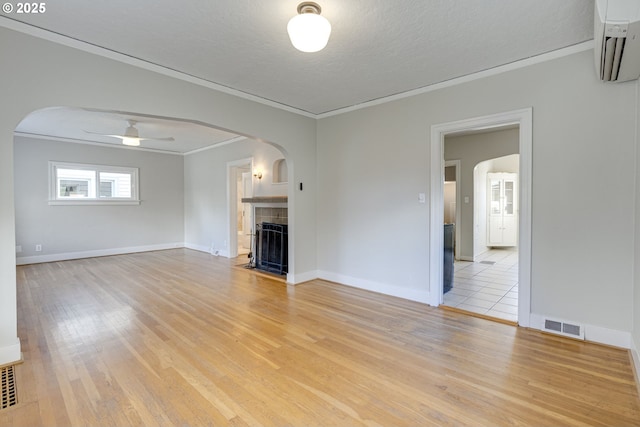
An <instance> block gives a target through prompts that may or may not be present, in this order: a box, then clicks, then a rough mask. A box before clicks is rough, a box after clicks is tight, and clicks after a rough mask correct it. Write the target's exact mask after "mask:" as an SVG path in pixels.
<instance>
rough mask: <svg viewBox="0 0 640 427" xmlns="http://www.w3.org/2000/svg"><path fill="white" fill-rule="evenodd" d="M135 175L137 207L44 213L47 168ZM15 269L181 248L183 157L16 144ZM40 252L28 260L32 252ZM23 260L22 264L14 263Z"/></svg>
mask: <svg viewBox="0 0 640 427" xmlns="http://www.w3.org/2000/svg"><path fill="white" fill-rule="evenodd" d="M50 160H51V161H65V162H72V163H89V164H100V165H110V166H126V167H136V168H138V169H139V181H140V185H139V189H140V199H141V200H142V202H141V203H140V205H133V206H49V204H48V198H49V170H48V162H49V161H50ZM14 180H15V210H16V244H17V245H20V246H22V253H19V254H17V257H18V263H29V262H38V261H50V260H56V259H70V258H78V257H83V256H91V255H95V254H101V253H105V254H108V253H117V252H127V251H128V250H132V249H134V248H138V249H145V248H148V249H152V248H160V247H175V245H176V244H177V245H182V243H183V242H184V228H183V224H184V215H183V187H184V183H183V180H184V173H183V160H182V156H176V155H169V154H158V153H151V152H148V151H141V150H132V149H121V148H103V147H97V146H94V145H84V144H76V143H69V142H55V141H50V140H42V139H33V138H24V137H19V136H17V137H16V138H15V145H14ZM36 244H41V245H42V252H35V245H36ZM21 258H22V259H21Z"/></svg>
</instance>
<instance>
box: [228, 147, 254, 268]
mask: <svg viewBox="0 0 640 427" xmlns="http://www.w3.org/2000/svg"><path fill="white" fill-rule="evenodd" d="M252 170H253V159H251V158H249V159H242V160H236V161H233V162H229V163H228V164H227V172H228V179H227V181H228V193H227V194H228V202H229V203H228V206H229V257H230V258H235V257H237V256H239V255H246V254H249V253H250V252H251V249H252V236H253V209H252V206H251V205H250V204H249V203H243V202H242V199H243V198H250V197H252V196H253V176H252Z"/></svg>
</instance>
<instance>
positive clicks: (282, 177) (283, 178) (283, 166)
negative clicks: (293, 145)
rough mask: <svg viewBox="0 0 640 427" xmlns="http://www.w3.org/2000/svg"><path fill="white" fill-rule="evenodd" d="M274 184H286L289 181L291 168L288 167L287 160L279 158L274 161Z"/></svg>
mask: <svg viewBox="0 0 640 427" xmlns="http://www.w3.org/2000/svg"><path fill="white" fill-rule="evenodd" d="M271 176H272V177H273V180H272V183H273V184H286V183H287V181H288V176H289V170H288V169H287V161H286V160H285V159H278V160H276V161H275V162H273V174H272V175H271Z"/></svg>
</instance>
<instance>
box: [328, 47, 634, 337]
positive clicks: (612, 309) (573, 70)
mask: <svg viewBox="0 0 640 427" xmlns="http://www.w3.org/2000/svg"><path fill="white" fill-rule="evenodd" d="M636 87H637V84H636V83H635V82H630V83H621V84H613V85H611V84H603V83H601V82H599V81H598V80H597V79H596V76H595V73H594V71H593V52H592V51H584V52H580V53H577V54H573V55H570V56H566V57H562V58H559V59H555V60H551V61H548V62H543V63H539V64H536V65H532V66H528V67H525V68H521V69H517V70H513V71H509V72H505V73H502V74H498V75H495V76H491V77H487V78H483V79H479V80H475V81H472V82H468V83H464V84H459V85H456V86H452V87H449V88H444V89H440V90H435V91H432V92H428V93H425V94H422V95H416V96H413V97H410V98H406V99H402V100H398V101H393V102H388V103H385V104H381V105H378V106H373V107H370V108H367V109H362V110H358V111H353V112H350V113H346V114H342V115H339V116H335V117H328V118H325V119H322V120H320V121H319V124H318V143H317V144H318V180H319V183H318V185H319V191H318V269H319V271H320V273H321V275H323V276H325V277H331V278H334V279H341V280H342V281H344V282H347V283H350V284H352V285H354V286H360V287H366V288H369V289H372V290H384V291H393V292H396V294H398V295H404V296H406V297H412V296H416V295H417V296H419V295H423V294H426V293H428V291H429V279H428V278H429V274H428V273H429V271H428V260H429V250H428V242H429V239H430V236H429V230H428V224H429V210H428V204H420V203H418V197H417V195H418V193H419V192H425V193H428V189H429V177H430V170H429V165H430V159H429V149H428V147H429V143H430V128H431V126H432V125H434V124H440V123H447V122H452V121H456V120H462V119H467V118H473V117H479V116H485V115H489V114H494V113H499V112H506V111H513V110H517V109H521V108H527V107H532V109H533V144H532V148H533V159H532V164H533V171H532V176H533V182H532V194H533V195H532V204H533V208H532V209H533V211H532V227H533V229H532V234H533V236H532V240H533V241H532V242H531V245H532V270H533V272H532V278H531V309H532V313H533V314H536V315H548V316H556V317H559V318H561V319H569V320H573V321H576V322H580V323H584V324H588V325H597V326H598V327H601V328H606V329H612V330H617V331H626V333H627V334H628V333H629V332H630V330H631V325H632V318H633V302H632V301H633V265H634V263H636V261H635V258H634V234H633V232H632V230H633V229H634V225H635V223H634V203H635V201H634V194H635V192H636V190H635V188H634V187H635V181H636V179H637V178H636V175H635V167H636V145H637V143H636V138H635V120H636V117H637V113H636V106H635V102H636ZM609 218H616V221H609V220H608V219H609Z"/></svg>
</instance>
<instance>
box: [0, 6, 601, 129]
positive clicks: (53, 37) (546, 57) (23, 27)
mask: <svg viewBox="0 0 640 427" xmlns="http://www.w3.org/2000/svg"><path fill="white" fill-rule="evenodd" d="M0 26H2V27H5V28H9V29H10V30H14V31H18V32H21V33H24V34H28V35H31V36H34V37H38V38H41V39H44V40H48V41H51V42H54V43H57V44H61V45H63V46H68V47H71V48H74V49H78V50H81V51H84V52H88V53H92V54H94V55H98V56H102V57H105V58H109V59H112V60H115V61H118V62H122V63H125V64H129V65H132V66H134V67H138V68H142V69H145V70H148V71H152V72H155V73H158V74H162V75H165V76H169V77H173V78H175V79H178V80H182V81H186V82H189V83H193V84H196V85H199V86H203V87H206V88H209V89H213V90H216V91H219V92H223V93H226V94H229V95H233V96H237V97H239V98H242V99H247V100H249V101H254V102H257V103H259V104H263V105H267V106H269V107H274V108H278V109H280V110H284V111H288V112H290V113H295V114H299V115H301V116H305V117H309V118H312V119H324V118H326V117H331V116H337V115H340V114H343V113H348V112H351V111H356V110H361V109H363V108H368V107H372V106H374V105H380V104H384V103H387V102H390V101H396V100H398V99H404V98H409V97H412V96H415V95H420V94H423V93H428V92H433V91H435V90H439V89H443V88H446V87H451V86H455V85H459V84H462V83H467V82H470V81H474V80H478V79H483V78H485V77H490V76H495V75H498V74H502V73H505V72H508V71H512V70H517V69H520V68H525V67H528V66H530V65H534V64H539V63H542V62H547V61H551V60H553V59H557V58H562V57H565V56H569V55H573V54H575V53H578V52H583V51H585V50H589V49H593V46H594V42H593V40H589V41H586V42H582V43H578V44H575V45H573V46H568V47H565V48H562V49H557V50H554V51H551V52H547V53H543V54H540V55H536V56H532V57H530V58H526V59H522V60H519V61H514V62H511V63H509V64H504V65H499V66H497V67H494V68H490V69H488V70H484V71H479V72H476V73H472V74H468V75H466V76H462V77H457V78H454V79H451V80H446V81H444V82H440V83H435V84H432V85H428V86H424V87H421V88H417V89H413V90H408V91H406V92H402V93H398V94H395V95H391V96H386V97H382V98H378V99H374V100H371V101H366V102H362V103H360V104H356V105H352V106H349V107H344V108H338V109H335V110H331V111H327V112H324V113H320V114H314V113H310V112H308V111H304V110H301V109H298V108H294V107H290V106H288V105H285V104H281V103H279V102H276V101H272V100H270V99H266V98H261V97H258V96H255V95H251V94H248V93H246V92H242V91H239V90H237V89H233V88H230V87H227V86H223V85H220V84H218V83H214V82H210V81H208V80H204V79H201V78H199V77H195V76H192V75H189V74H186V73H182V72H180V71H176V70H172V69H169V68H166V67H163V66H161V65H158V64H154V63H151V62H148V61H144V60H142V59H139V58H134V57H132V56H128V55H124V54H122V53H119V52H114V51H112V50H108V49H105V48H103V47H100V46H95V45H92V44H89V43H86V42H83V41H80V40H76V39H72V38H70V37H67V36H63V35H61V34H56V33H52V32H50V31H47V30H43V29H41V28H37V27H33V26H31V25H28V24H24V23H22V22H18V21H14V20H12V19H9V18H6V17H2V16H0Z"/></svg>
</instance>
